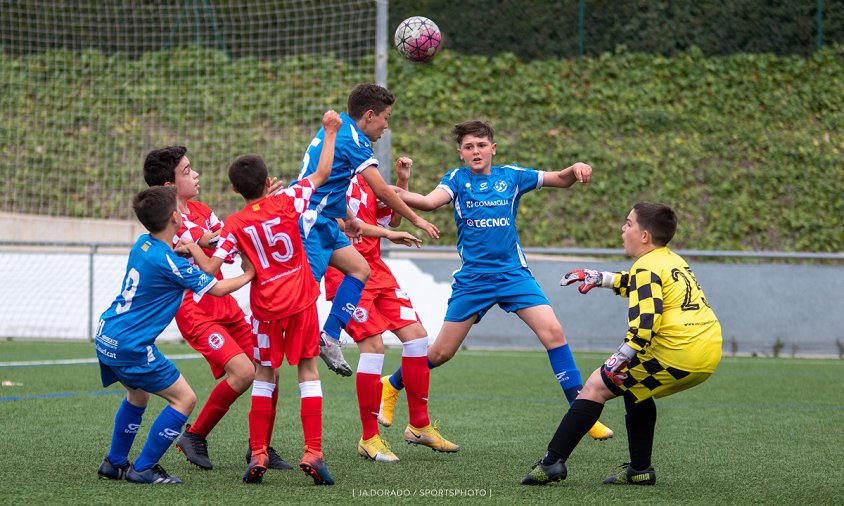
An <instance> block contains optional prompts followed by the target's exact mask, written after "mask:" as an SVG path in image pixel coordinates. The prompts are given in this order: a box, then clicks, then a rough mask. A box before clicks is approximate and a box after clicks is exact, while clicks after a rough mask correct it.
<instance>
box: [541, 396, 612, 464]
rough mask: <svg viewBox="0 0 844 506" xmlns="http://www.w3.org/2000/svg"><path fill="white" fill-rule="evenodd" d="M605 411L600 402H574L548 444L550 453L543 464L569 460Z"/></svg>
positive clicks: (581, 400)
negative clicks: (578, 444)
mask: <svg viewBox="0 0 844 506" xmlns="http://www.w3.org/2000/svg"><path fill="white" fill-rule="evenodd" d="M603 410H604V405H603V404H601V403H600V402H595V401H590V400H587V399H577V400H575V401H574V402H572V403H571V408H569V410H568V412H566V415H565V416H564V417H563V420H562V421H561V422H560V426H559V427H557V432H556V433H555V434H554V437H553V438H551V442H550V443H548V453H546V454H545V457H543V458H542V464H543V465H546V466H547V465H551V464H553V463H554V462H556V461H557V460H562V461H563V462H565V461H566V460H568V458H569V455H571V452H573V451H574V449H575V447H576V446H577V443H579V442H580V440H581V439H582V438H583V436H585V435H586V433H587V432H588V431H589V429H591V428H592V426H593V425H595V422H597V421H598V418H600V417H601V411H603Z"/></svg>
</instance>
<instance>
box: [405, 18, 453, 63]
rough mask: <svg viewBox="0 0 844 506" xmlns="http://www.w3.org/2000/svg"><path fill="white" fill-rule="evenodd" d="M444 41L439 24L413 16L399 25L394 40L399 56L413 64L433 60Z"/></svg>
mask: <svg viewBox="0 0 844 506" xmlns="http://www.w3.org/2000/svg"><path fill="white" fill-rule="evenodd" d="M442 40H443V39H442V33H440V29H439V27H437V24H436V23H434V22H433V21H431V20H430V19H428V18H425V17H422V16H413V17H410V18H407V19H405V20H404V21H402V22H401V23H399V26H398V28H396V35H395V37H394V38H393V41H394V43H395V45H396V50H397V51H398V52H399V54H401V55H402V56H404V57H405V58H407V59H408V60H410V61H412V62H429V61H431V60H433V59H434V56H436V54H437V51H439V49H440V45H441V44H442Z"/></svg>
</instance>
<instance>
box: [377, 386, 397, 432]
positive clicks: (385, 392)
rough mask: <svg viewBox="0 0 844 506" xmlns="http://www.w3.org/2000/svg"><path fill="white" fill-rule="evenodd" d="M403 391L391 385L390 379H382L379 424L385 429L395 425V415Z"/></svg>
mask: <svg viewBox="0 0 844 506" xmlns="http://www.w3.org/2000/svg"><path fill="white" fill-rule="evenodd" d="M399 393H401V390H399V389H397V388H396V387H394V386H393V385H392V384H390V377H389V376H384V377H383V378H381V408H380V409H379V410H378V423H380V424H381V425H383V426H384V427H389V426H390V425H393V415H395V414H396V402H397V401H398V400H399Z"/></svg>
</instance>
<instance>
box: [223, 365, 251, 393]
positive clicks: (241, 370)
mask: <svg viewBox="0 0 844 506" xmlns="http://www.w3.org/2000/svg"><path fill="white" fill-rule="evenodd" d="M238 358H239V357H238ZM226 373H227V374H228V378H227V381H228V382H229V386H231V387H232V389H233V390H235V391H237V392H239V393H243V392H245V391H246V389H247V388H249V386H250V385H251V384H252V382H253V381H255V366H254V365H252V362H250V361H249V359H248V358H246V357H245V356H243V357H242V360H238V359H237V358H235V359H232V360H230V361H229V362H228V363H227V364H226Z"/></svg>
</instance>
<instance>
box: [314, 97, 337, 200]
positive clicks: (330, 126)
mask: <svg viewBox="0 0 844 506" xmlns="http://www.w3.org/2000/svg"><path fill="white" fill-rule="evenodd" d="M342 125H343V120H341V119H340V115H339V114H337V113H336V112H335V111H326V112H325V114H324V115H323V116H322V127H323V128H324V129H325V135H324V136H323V139H322V151H321V152H320V154H319V163H317V168H316V172H314V173H313V174H311V175H310V176H308V179H310V180H311V184H312V185H314V188H319V186H320V185H321V184H323V183H325V182H326V181H327V180H328V178H329V176H331V167H332V166H333V165H334V145H335V143H336V141H337V131H338V130H340V127H341V126H342Z"/></svg>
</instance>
